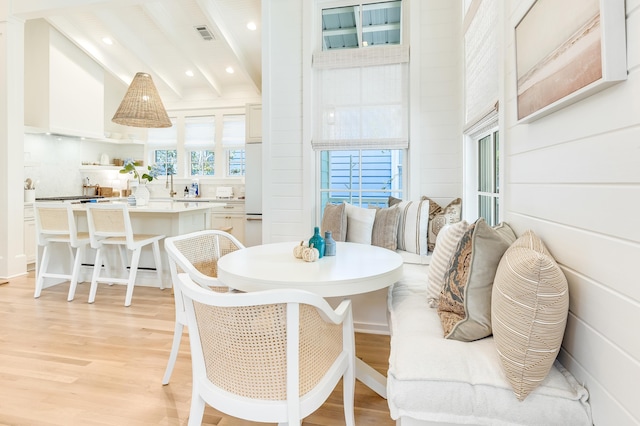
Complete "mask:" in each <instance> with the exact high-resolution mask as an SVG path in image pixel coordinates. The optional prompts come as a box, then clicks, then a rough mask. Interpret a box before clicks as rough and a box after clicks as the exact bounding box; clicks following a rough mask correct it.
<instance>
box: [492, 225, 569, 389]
mask: <svg viewBox="0 0 640 426" xmlns="http://www.w3.org/2000/svg"><path fill="white" fill-rule="evenodd" d="M491 303H492V306H493V308H492V313H491V322H492V326H493V339H494V342H495V346H496V350H497V351H498V357H499V358H500V361H501V363H502V369H503V370H504V373H505V375H506V376H507V380H508V381H509V383H510V384H511V387H512V388H513V391H514V393H515V395H516V397H517V398H518V399H519V400H520V401H522V400H524V399H525V398H526V397H527V395H529V393H530V392H531V391H532V390H533V389H535V388H536V387H537V386H538V385H539V384H540V382H542V381H543V380H544V378H545V377H547V374H548V373H549V370H550V369H551V367H552V365H553V362H554V360H555V359H556V356H557V355H558V351H559V350H560V345H561V344H562V338H563V335H564V329H565V326H566V324H567V314H568V311H569V289H568V285H567V280H566V278H565V276H564V274H563V273H562V270H561V269H560V267H559V266H558V264H557V263H556V261H555V260H554V259H553V257H552V256H551V254H550V253H549V251H548V250H547V249H546V247H545V246H544V244H543V243H542V240H541V239H540V238H538V237H537V236H536V235H535V234H534V233H533V232H532V231H527V232H525V233H524V234H523V235H522V236H521V237H520V238H518V240H517V241H516V242H515V243H514V244H512V245H511V247H509V249H508V250H507V251H506V252H505V254H504V256H503V257H502V260H501V261H500V265H499V266H498V271H497V273H496V278H495V281H494V284H493V293H492V302H491Z"/></svg>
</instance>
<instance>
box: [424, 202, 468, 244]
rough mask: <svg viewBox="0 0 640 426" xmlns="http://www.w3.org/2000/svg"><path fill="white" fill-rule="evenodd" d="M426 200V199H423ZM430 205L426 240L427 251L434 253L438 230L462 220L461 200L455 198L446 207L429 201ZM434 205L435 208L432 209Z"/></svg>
mask: <svg viewBox="0 0 640 426" xmlns="http://www.w3.org/2000/svg"><path fill="white" fill-rule="evenodd" d="M423 198H425V199H428V198H427V197H423ZM429 201H430V202H431V203H432V207H431V208H430V214H429V234H428V238H427V246H428V247H429V251H434V250H435V246H436V239H437V237H438V233H439V232H440V230H441V229H442V228H443V227H445V226H446V225H449V224H451V223H456V222H460V220H461V219H462V200H461V199H460V198H456V199H455V200H453V201H452V202H450V203H449V204H447V206H446V207H440V206H439V205H438V204H436V203H435V202H433V201H432V200H429ZM433 204H436V206H437V207H435V208H434V207H433Z"/></svg>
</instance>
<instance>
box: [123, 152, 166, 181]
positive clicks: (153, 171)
mask: <svg viewBox="0 0 640 426" xmlns="http://www.w3.org/2000/svg"><path fill="white" fill-rule="evenodd" d="M159 169H160V167H159V166H157V165H156V164H154V165H153V167H152V166H147V172H145V173H143V174H142V175H140V174H139V173H138V170H137V169H136V164H135V162H134V161H133V160H132V159H131V158H127V159H126V160H124V166H123V168H122V169H121V170H120V173H122V174H125V173H129V174H133V177H135V178H136V179H138V183H142V181H143V180H145V181H148V182H151V181H152V180H153V179H155V178H157V177H158V175H159V174H160V170H159Z"/></svg>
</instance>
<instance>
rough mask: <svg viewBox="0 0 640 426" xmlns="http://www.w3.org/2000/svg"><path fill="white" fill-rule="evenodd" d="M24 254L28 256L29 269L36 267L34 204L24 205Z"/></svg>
mask: <svg viewBox="0 0 640 426" xmlns="http://www.w3.org/2000/svg"><path fill="white" fill-rule="evenodd" d="M23 238H24V254H25V256H26V258H27V270H29V271H31V270H34V269H35V265H36V250H37V244H36V220H35V217H34V214H33V205H25V206H24V236H23Z"/></svg>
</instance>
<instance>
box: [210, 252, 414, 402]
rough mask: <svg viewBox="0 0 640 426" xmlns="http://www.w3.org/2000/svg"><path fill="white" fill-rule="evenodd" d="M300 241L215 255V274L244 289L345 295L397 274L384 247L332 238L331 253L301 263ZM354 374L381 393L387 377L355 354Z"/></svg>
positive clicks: (385, 283)
mask: <svg viewBox="0 0 640 426" xmlns="http://www.w3.org/2000/svg"><path fill="white" fill-rule="evenodd" d="M299 244H300V243H299V242H297V243H296V242H284V243H272V244H264V245H259V246H252V247H247V248H244V249H242V250H237V251H234V252H232V253H229V254H226V255H224V256H222V257H221V258H220V259H219V260H218V279H220V280H221V281H222V282H223V283H225V284H226V285H228V286H229V287H232V288H234V289H237V290H241V291H245V292H249V291H263V290H271V289H283V288H295V289H301V290H307V291H311V292H313V293H316V294H318V295H320V296H322V297H348V296H351V295H354V294H360V293H367V292H370V291H375V290H379V289H381V288H385V287H389V286H390V285H392V284H393V283H395V282H396V281H398V280H400V279H401V278H402V257H401V256H400V255H399V254H398V253H396V252H394V251H392V250H388V249H386V248H382V247H377V246H372V245H368V244H359V243H349V242H337V243H336V255H335V256H323V257H322V258H320V259H318V260H316V261H315V262H305V261H304V260H302V259H297V258H296V257H295V256H294V255H293V249H294V247H295V246H296V245H299ZM356 378H357V379H358V380H360V381H361V382H362V383H364V384H365V385H366V386H368V387H369V388H371V389H372V390H374V391H375V392H376V393H378V394H379V395H380V396H382V397H383V398H386V396H387V379H386V377H385V376H384V375H382V374H380V373H379V372H378V371H376V370H375V369H373V368H372V367H371V366H369V365H367V364H366V363H365V362H363V361H362V360H361V359H359V358H356Z"/></svg>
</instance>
